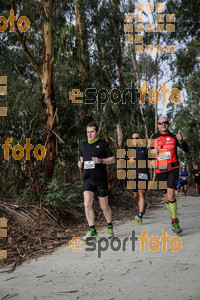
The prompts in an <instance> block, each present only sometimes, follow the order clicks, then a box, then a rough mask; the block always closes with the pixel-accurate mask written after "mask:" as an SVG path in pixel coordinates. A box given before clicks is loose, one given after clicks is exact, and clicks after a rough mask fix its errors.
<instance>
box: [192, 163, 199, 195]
mask: <svg viewBox="0 0 200 300" xmlns="http://www.w3.org/2000/svg"><path fill="white" fill-rule="evenodd" d="M192 177H193V179H194V182H195V188H196V195H197V196H199V195H200V168H199V166H198V165H196V166H195V169H194V171H193V172H192Z"/></svg>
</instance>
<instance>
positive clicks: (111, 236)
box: [107, 225, 114, 239]
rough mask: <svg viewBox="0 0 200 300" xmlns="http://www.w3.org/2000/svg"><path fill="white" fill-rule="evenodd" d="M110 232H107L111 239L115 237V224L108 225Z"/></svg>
mask: <svg viewBox="0 0 200 300" xmlns="http://www.w3.org/2000/svg"><path fill="white" fill-rule="evenodd" d="M107 228H108V233H107V238H108V239H111V238H113V237H114V229H113V225H108V227H107Z"/></svg>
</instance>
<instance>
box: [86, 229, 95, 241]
mask: <svg viewBox="0 0 200 300" xmlns="http://www.w3.org/2000/svg"><path fill="white" fill-rule="evenodd" d="M97 236H98V233H97V231H96V229H92V228H90V229H89V230H88V231H87V232H86V235H85V236H84V237H83V240H84V241H89V240H91V239H92V238H95V237H97Z"/></svg>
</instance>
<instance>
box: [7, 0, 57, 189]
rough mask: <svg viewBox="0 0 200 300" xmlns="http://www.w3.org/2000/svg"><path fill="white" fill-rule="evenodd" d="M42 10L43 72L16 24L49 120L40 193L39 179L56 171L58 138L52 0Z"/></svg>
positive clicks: (34, 183)
mask: <svg viewBox="0 0 200 300" xmlns="http://www.w3.org/2000/svg"><path fill="white" fill-rule="evenodd" d="M41 3H42V8H43V14H44V16H45V18H44V21H43V24H42V32H43V62H42V70H41V69H40V66H39V64H38V63H37V62H36V60H35V59H34V57H33V56H32V54H31V53H30V51H29V49H28V47H27V45H26V42H25V41H24V39H23V35H22V34H21V32H20V31H19V30H18V28H17V25H16V22H15V32H16V35H17V38H18V40H19V42H20V43H21V46H22V48H23V50H24V52H25V54H26V55H27V57H28V59H29V61H30V62H31V64H32V66H33V67H34V69H35V71H36V72H37V73H38V75H39V77H40V80H41V85H42V103H43V104H44V106H45V112H46V115H47V119H46V122H45V126H44V127H45V140H46V142H45V145H46V156H45V158H44V159H43V160H42V163H41V164H40V166H39V168H38V174H37V176H35V181H34V182H33V185H32V190H36V191H39V185H40V181H39V180H38V178H39V177H40V174H41V173H44V174H45V177H46V178H47V179H51V178H52V176H53V171H54V164H55V159H56V136H55V135H54V134H53V133H52V132H51V130H52V129H53V130H55V127H56V122H55V120H54V122H53V118H54V113H55V110H56V105H55V95H54V89H53V81H52V50H51V47H52V45H51V13H52V0H42V1H41ZM12 8H13V9H14V11H16V9H15V1H14V0H12Z"/></svg>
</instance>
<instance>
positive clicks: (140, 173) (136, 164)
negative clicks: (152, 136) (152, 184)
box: [127, 133, 149, 223]
mask: <svg viewBox="0 0 200 300" xmlns="http://www.w3.org/2000/svg"><path fill="white" fill-rule="evenodd" d="M140 139H141V136H140V134H139V133H133V135H132V144H133V145H132V147H127V151H128V150H131V149H133V150H134V151H135V157H131V158H130V159H129V163H130V164H132V165H133V167H131V169H129V170H135V172H136V180H134V181H136V187H135V189H134V190H133V196H134V198H135V199H136V200H137V201H138V208H139V212H138V214H137V216H136V217H135V221H137V222H138V223H142V217H143V216H144V214H145V212H146V209H147V208H148V207H149V203H148V202H147V201H146V199H145V192H146V190H147V187H148V180H149V174H148V166H147V160H148V149H147V148H146V147H140V146H139V142H138V141H139V140H140ZM142 161H143V164H144V162H145V164H144V166H140V164H141V162H142ZM138 181H139V182H141V181H143V182H144V188H139V187H138Z"/></svg>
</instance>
